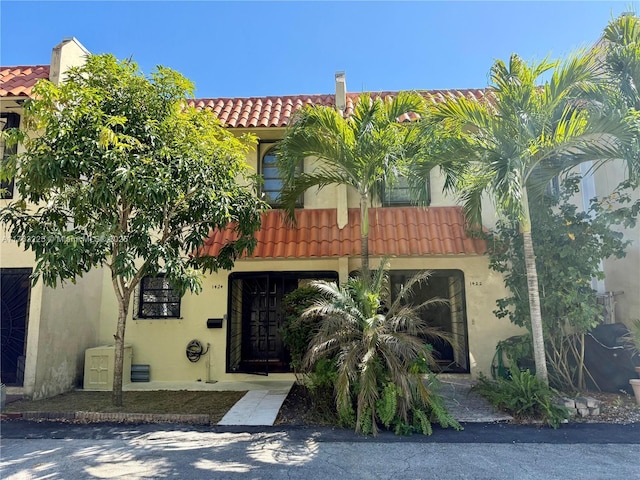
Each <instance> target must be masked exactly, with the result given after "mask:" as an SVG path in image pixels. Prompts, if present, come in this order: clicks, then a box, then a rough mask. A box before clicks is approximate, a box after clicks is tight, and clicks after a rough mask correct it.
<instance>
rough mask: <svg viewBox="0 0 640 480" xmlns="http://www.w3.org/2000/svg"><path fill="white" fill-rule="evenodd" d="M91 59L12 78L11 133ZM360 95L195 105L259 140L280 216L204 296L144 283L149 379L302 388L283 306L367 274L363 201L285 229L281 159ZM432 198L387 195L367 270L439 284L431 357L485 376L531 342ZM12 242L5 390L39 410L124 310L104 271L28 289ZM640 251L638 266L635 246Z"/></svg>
mask: <svg viewBox="0 0 640 480" xmlns="http://www.w3.org/2000/svg"><path fill="white" fill-rule="evenodd" d="M56 52H58V53H56ZM86 54H87V52H86V50H84V48H83V47H82V46H81V45H80V44H79V42H78V41H77V40H75V39H69V40H66V41H64V42H63V43H62V44H60V45H59V46H58V47H56V48H55V49H54V55H53V57H52V63H51V65H50V66H21V67H2V68H1V69H0V82H1V84H0V115H1V118H2V119H3V121H4V122H5V123H4V125H7V126H13V125H17V124H19V122H20V118H21V101H23V100H24V99H25V98H28V97H29V95H30V93H31V88H32V87H33V85H34V84H35V82H36V81H37V80H39V79H49V80H51V81H59V80H60V78H61V75H63V74H64V70H65V68H68V66H70V65H73V64H77V63H74V62H76V61H79V60H78V59H80V58H81V57H82V56H83V55H86ZM393 94H394V92H383V93H380V95H393ZM423 94H424V96H425V98H427V99H428V100H429V101H431V102H439V101H442V100H443V99H444V98H446V97H447V96H452V95H464V96H467V97H468V98H471V99H475V100H478V101H481V100H482V98H483V95H484V91H483V90H480V89H477V90H439V91H424V92H423ZM357 96H358V94H355V93H354V94H352V93H348V92H347V89H346V82H345V78H344V75H342V74H337V75H336V82H335V93H332V94H328V95H293V96H279V97H259V98H202V99H196V100H191V101H190V102H191V103H192V104H193V105H195V106H196V107H197V108H202V109H210V110H211V111H212V112H214V114H215V115H216V116H217V117H218V118H219V119H220V120H221V121H222V122H223V123H224V125H225V126H226V127H227V128H229V129H230V130H232V131H233V132H237V133H238V134H242V133H253V134H255V135H256V136H257V137H258V139H259V142H258V145H257V148H256V149H255V150H254V151H253V152H251V153H250V154H249V155H248V157H247V162H248V163H249V164H250V165H251V167H253V168H254V169H255V171H256V172H258V173H259V174H260V175H262V176H263V178H264V186H263V193H264V195H265V197H266V198H267V199H268V200H269V201H270V203H271V204H272V206H273V209H272V210H270V211H268V212H267V213H266V214H265V215H264V219H263V224H262V228H261V230H260V231H259V232H258V233H257V240H258V246H257V248H256V250H255V251H254V253H253V254H252V255H251V256H248V257H245V258H242V259H239V260H238V261H237V262H236V264H235V267H234V269H233V270H232V271H230V272H227V271H222V272H219V273H217V274H211V275H207V276H206V277H205V279H204V285H203V287H204V288H203V291H202V293H201V294H199V295H192V294H186V295H185V296H183V297H182V298H180V297H179V296H177V295H174V294H173V292H172V289H171V286H170V285H169V284H168V283H167V282H165V281H164V279H162V278H161V277H160V278H146V279H144V280H143V282H142V284H141V286H140V288H139V290H138V292H136V294H135V298H134V304H133V307H132V313H131V317H130V318H129V319H128V321H127V333H126V338H125V342H126V343H127V344H130V345H131V346H132V352H133V359H132V362H133V364H143V365H149V366H150V376H151V380H153V381H158V382H162V381H172V382H176V381H202V382H206V381H224V380H233V381H245V380H255V378H256V375H261V376H264V378H263V380H269V379H274V380H279V379H290V378H293V374H292V373H290V368H289V358H288V353H287V351H286V349H285V348H284V345H283V343H282V339H281V335H280V332H279V328H280V325H281V322H282V320H283V313H282V298H283V296H284V295H285V294H286V293H288V292H289V291H291V290H293V289H295V288H296V287H298V286H299V285H302V284H304V283H306V282H308V281H309V280H310V279H318V278H322V279H331V280H336V281H344V280H345V279H346V278H347V277H348V275H349V274H350V273H351V272H353V271H355V270H357V269H358V268H359V266H360V216H359V215H360V214H359V208H358V201H359V200H358V196H357V194H356V192H354V191H351V190H350V189H349V188H347V187H345V186H339V187H338V186H329V187H326V188H324V189H322V190H320V191H308V192H306V194H305V195H304V198H303V199H302V202H301V205H300V208H299V209H297V211H296V218H297V222H296V225H295V226H290V225H287V224H286V223H285V222H284V220H283V217H282V216H281V215H280V212H279V211H278V210H277V208H278V193H279V190H280V189H281V187H282V182H281V180H280V178H279V177H278V173H277V169H276V168H275V156H274V153H273V150H272V148H273V147H274V145H275V143H276V142H277V141H278V140H279V139H280V138H282V136H283V134H284V131H285V128H286V127H287V125H288V123H289V121H290V120H291V118H292V115H293V114H294V113H295V112H296V111H297V110H298V109H300V108H301V107H302V106H303V105H308V104H311V105H326V106H332V107H335V106H336V105H339V106H340V107H342V108H340V109H341V110H343V111H344V113H345V115H348V114H349V112H350V111H351V110H352V108H353V102H354V101H355V100H356V98H357ZM5 119H6V120H5ZM18 148H19V147H18ZM5 153H11V152H5ZM309 162H311V160H309ZM309 165H310V164H308V165H306V166H307V167H308V166H309ZM596 183H597V180H596ZM9 187H10V186H9ZM427 187H428V188H429V192H430V198H431V203H430V204H431V206H430V207H429V208H428V209H425V208H419V207H413V206H411V205H410V204H409V201H408V195H407V193H408V192H407V190H406V189H403V188H401V187H397V188H395V189H392V190H390V191H389V192H387V194H386V195H385V198H384V199H383V201H382V202H381V204H379V205H375V206H374V207H375V208H373V210H372V211H371V214H370V218H371V233H370V254H371V264H372V265H373V266H375V265H377V263H378V261H379V259H381V258H382V257H383V256H391V259H390V274H391V282H392V289H396V290H398V289H400V288H401V287H402V285H403V283H404V282H405V281H406V279H407V278H409V276H411V275H412V274H413V273H414V272H416V271H419V270H423V269H429V270H432V271H433V276H432V278H431V281H430V282H429V284H428V285H426V286H424V287H423V288H421V289H420V290H419V291H417V292H416V295H419V296H426V297H431V296H439V297H443V298H446V299H448V300H449V305H448V306H445V307H441V308H439V309H436V310H433V311H430V312H427V313H426V315H428V317H429V320H430V321H431V322H432V323H433V324H435V325H437V326H439V327H440V328H442V329H443V330H445V331H448V332H450V333H451V334H452V335H453V336H454V337H455V339H456V341H455V342H454V344H453V345H449V344H441V345H436V346H435V348H436V351H437V352H438V355H439V358H440V361H439V363H440V367H441V369H442V370H443V371H448V372H453V373H460V374H471V375H477V374H478V373H479V372H485V373H488V371H489V368H490V364H491V360H492V357H493V354H494V351H495V346H496V343H497V342H498V341H499V340H501V339H505V338H507V337H510V336H512V335H515V334H518V333H521V330H520V329H518V328H517V327H515V326H514V325H512V324H511V323H510V322H509V321H508V320H507V319H498V318H496V317H495V316H494V315H493V313H492V311H493V309H494V308H495V302H496V300H497V299H499V298H502V297H504V296H506V294H507V292H506V290H505V287H504V283H503V279H502V276H501V275H500V274H498V273H496V272H493V271H491V270H489V268H488V258H487V257H486V256H485V255H484V252H485V248H486V246H485V245H484V243H483V242H482V241H481V240H478V239H474V238H470V237H469V236H467V234H466V233H465V230H464V228H463V225H464V219H463V215H462V210H461V208H460V207H459V206H458V205H456V202H455V200H454V199H452V198H448V197H446V196H444V195H443V194H442V187H443V178H442V177H441V176H440V174H439V172H438V171H437V170H434V171H432V173H431V178H430V179H429V182H428V185H427ZM2 202H4V200H0V203H2ZM0 206H1V205H0ZM484 215H485V219H486V221H485V224H486V226H488V227H490V226H492V225H493V223H494V222H495V214H494V212H493V211H492V209H491V206H490V204H489V202H488V203H487V205H486V208H485V213H484ZM635 233H636V234H637V232H635ZM227 235H229V233H228V232H226V231H218V232H213V233H212V234H211V235H210V236H209V238H206V239H203V240H204V243H203V246H202V248H201V253H203V254H207V253H208V254H211V255H215V254H216V253H217V252H218V250H219V249H220V248H221V246H222V245H223V244H224V242H225V240H226V239H227ZM3 236H4V239H3V242H2V244H1V245H0V259H1V262H2V308H3V310H2V316H3V317H2V350H3V353H2V356H3V357H2V365H3V366H2V380H3V382H5V383H7V384H10V385H15V387H14V388H16V389H19V390H17V391H21V392H22V393H24V394H25V395H27V396H31V397H34V398H40V397H45V396H50V395H53V394H56V393H60V392H62V391H65V390H69V389H70V388H72V387H73V386H74V385H77V384H79V383H80V382H81V379H82V375H83V365H84V351H85V349H87V348H90V347H95V346H98V345H104V344H109V343H113V334H114V332H115V329H116V319H117V304H116V300H115V298H114V297H113V293H112V286H111V284H110V279H109V278H108V275H107V272H106V271H102V270H95V271H93V272H92V273H91V274H90V275H88V276H86V277H85V278H84V279H82V280H81V281H79V282H78V284H76V285H68V286H67V285H65V287H64V288H57V289H55V290H54V289H50V288H47V287H43V286H42V283H38V284H37V285H36V286H35V287H30V286H29V283H28V279H27V277H28V275H29V273H30V271H31V269H32V268H33V265H34V259H33V256H32V254H30V253H28V252H23V251H22V250H21V248H20V247H18V246H17V245H16V244H15V243H13V242H12V241H10V240H8V236H7V235H6V234H4V233H3ZM631 248H632V249H635V250H634V252H635V253H632V254H633V255H635V257H634V258H635V259H636V263H637V259H638V252H637V249H638V245H637V244H635V245H633V246H632V247H631ZM632 271H636V272H637V271H638V269H637V268H635V270H632ZM632 277H633V275H626V276H624V275H623V276H621V282H622V283H624V285H623V286H622V287H620V288H623V289H624V290H625V291H629V292H633V291H634V289H635V291H636V292H637V293H638V280H637V277H633V278H632ZM625 282H626V283H625ZM634 282H635V283H634ZM5 288H6V290H5ZM639 297H640V295H625V296H624V297H622V298H621V299H620V304H619V308H620V309H624V308H627V309H630V310H633V311H636V312H637V311H638V308H637V307H638V306H637V304H633V303H630V304H629V306H628V307H627V306H625V305H626V304H623V302H624V301H626V300H629V301H630V302H637V301H638V298H639ZM5 305H6V308H5ZM5 311H6V312H8V313H5ZM71 332H72V334H70V333H71ZM192 340H198V341H199V342H200V343H201V344H202V345H204V346H205V347H206V346H208V347H209V348H206V353H204V354H203V355H202V356H199V357H198V356H196V357H192V358H191V360H190V359H189V358H187V355H185V351H186V348H187V345H188V344H189V343H190V342H191V341H192ZM5 344H6V345H10V349H9V348H5ZM5 352H6V353H5ZM5 356H6V360H5ZM192 360H197V361H192ZM5 370H6V371H5Z"/></svg>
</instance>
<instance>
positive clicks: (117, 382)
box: [111, 296, 130, 407]
mask: <svg viewBox="0 0 640 480" xmlns="http://www.w3.org/2000/svg"><path fill="white" fill-rule="evenodd" d="M129 300H130V298H129V296H122V297H120V296H119V298H118V325H117V327H116V334H115V335H114V338H115V340H116V343H115V355H114V357H115V359H114V367H113V391H112V394H111V399H112V402H113V404H114V405H115V406H116V407H121V406H122V374H123V370H124V332H125V327H126V322H127V315H128V313H129Z"/></svg>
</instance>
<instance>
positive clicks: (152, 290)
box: [138, 275, 180, 318]
mask: <svg viewBox="0 0 640 480" xmlns="http://www.w3.org/2000/svg"><path fill="white" fill-rule="evenodd" d="M138 318H180V295H178V293H177V292H176V291H175V290H174V289H173V287H172V286H171V284H170V283H169V280H167V279H166V278H165V277H164V276H162V275H158V276H148V277H144V278H143V279H142V281H141V282H140V304H139V308H138Z"/></svg>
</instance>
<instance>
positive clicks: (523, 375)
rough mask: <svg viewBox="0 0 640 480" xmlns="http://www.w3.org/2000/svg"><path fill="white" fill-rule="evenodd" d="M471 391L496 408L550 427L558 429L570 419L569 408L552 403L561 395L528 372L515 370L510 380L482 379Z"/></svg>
mask: <svg viewBox="0 0 640 480" xmlns="http://www.w3.org/2000/svg"><path fill="white" fill-rule="evenodd" d="M472 390H474V391H476V392H478V393H479V394H480V395H482V396H483V397H484V398H486V399H487V400H488V401H489V402H490V403H491V404H492V405H493V406H494V407H496V408H499V409H500V410H504V411H506V412H508V413H510V414H511V415H513V416H514V417H516V418H519V419H523V418H539V419H541V420H543V421H544V422H546V423H547V425H549V426H551V427H553V428H558V426H559V425H560V423H562V421H563V420H565V419H567V418H569V411H568V410H567V408H566V407H564V406H560V405H555V404H554V403H553V402H554V399H555V398H557V396H558V392H557V391H556V390H554V389H553V388H551V387H548V386H547V385H546V384H545V383H544V382H543V381H541V380H540V379H538V378H537V377H536V376H535V375H532V374H531V372H530V371H529V370H525V371H520V370H517V369H514V370H512V371H511V376H510V378H509V379H504V378H498V379H497V380H496V381H491V380H489V379H487V378H486V377H484V376H481V377H480V379H479V382H478V384H477V385H475V386H474V387H473V389H472Z"/></svg>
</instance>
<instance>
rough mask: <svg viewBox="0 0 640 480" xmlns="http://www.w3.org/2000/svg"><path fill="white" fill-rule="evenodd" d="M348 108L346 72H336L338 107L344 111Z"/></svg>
mask: <svg viewBox="0 0 640 480" xmlns="http://www.w3.org/2000/svg"><path fill="white" fill-rule="evenodd" d="M346 108H347V80H346V78H345V76H344V72H336V109H337V110H339V111H340V112H341V113H344V111H345V109H346Z"/></svg>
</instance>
